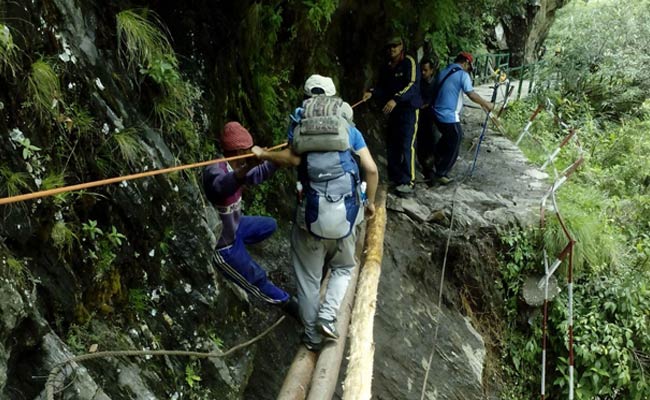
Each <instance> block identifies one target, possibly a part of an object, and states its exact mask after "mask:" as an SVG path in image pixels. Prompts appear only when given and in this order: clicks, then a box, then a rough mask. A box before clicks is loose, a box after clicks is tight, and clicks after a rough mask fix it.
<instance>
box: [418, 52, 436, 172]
mask: <svg viewBox="0 0 650 400" xmlns="http://www.w3.org/2000/svg"><path fill="white" fill-rule="evenodd" d="M420 69H421V70H422V79H421V80H420V97H422V106H421V107H420V118H419V119H418V140H417V152H418V162H419V163H420V167H421V168H422V173H423V174H424V176H429V175H430V174H431V171H432V170H433V151H434V147H435V144H436V133H437V132H436V130H435V129H434V125H433V109H432V108H431V106H432V104H433V94H434V91H435V86H436V81H435V69H434V64H433V61H431V60H430V59H424V60H422V62H421V63H420Z"/></svg>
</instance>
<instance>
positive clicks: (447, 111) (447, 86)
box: [431, 51, 493, 185]
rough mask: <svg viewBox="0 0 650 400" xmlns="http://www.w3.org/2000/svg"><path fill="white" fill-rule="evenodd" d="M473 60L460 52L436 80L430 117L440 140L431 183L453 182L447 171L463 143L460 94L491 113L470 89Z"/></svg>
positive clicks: (472, 88) (471, 87)
mask: <svg viewBox="0 0 650 400" xmlns="http://www.w3.org/2000/svg"><path fill="white" fill-rule="evenodd" d="M473 61H474V58H473V57H472V55H471V54H470V53H467V52H464V51H463V52H460V53H459V54H458V56H456V59H455V60H454V62H453V63H452V64H449V65H448V66H447V67H446V68H445V69H443V70H442V71H440V73H439V74H438V76H437V78H436V82H438V83H437V84H438V86H439V87H438V93H437V96H436V98H435V99H434V100H433V117H434V121H435V123H436V127H437V128H438V130H439V131H440V134H441V137H440V140H439V141H438V143H437V144H436V149H435V157H436V161H435V171H434V172H433V176H432V177H431V179H432V182H433V183H439V184H442V185H446V184H448V183H450V182H451V181H452V179H451V178H449V172H450V171H451V169H452V167H453V166H454V164H455V163H456V159H457V158H458V151H459V150H460V144H461V142H462V140H463V129H462V127H461V126H460V112H461V110H462V108H463V96H462V94H463V93H465V94H466V95H467V97H469V98H470V100H472V101H473V102H475V103H477V104H479V105H480V106H481V108H483V109H484V110H485V111H486V112H490V111H492V107H493V106H492V104H491V103H490V102H488V101H486V100H484V99H483V98H482V97H481V96H479V95H478V93H476V92H475V91H474V87H473V86H472V79H471V78H470V76H469V72H471V71H472V69H473V68H472V62H473Z"/></svg>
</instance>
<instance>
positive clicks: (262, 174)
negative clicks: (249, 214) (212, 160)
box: [203, 161, 277, 248]
mask: <svg viewBox="0 0 650 400" xmlns="http://www.w3.org/2000/svg"><path fill="white" fill-rule="evenodd" d="M276 170H277V167H276V166H275V165H274V164H273V163H271V162H268V161H265V162H263V163H262V164H260V165H258V166H256V167H255V168H252V169H251V170H250V171H248V173H247V174H246V179H245V180H244V182H242V183H240V182H237V178H235V172H234V171H233V169H232V167H231V166H230V164H228V163H227V162H220V163H216V164H212V165H210V166H208V167H206V168H205V169H204V170H203V189H204V190H205V194H206V196H207V197H208V200H210V203H212V205H213V206H214V207H215V208H216V210H217V212H218V213H219V217H220V218H221V222H222V224H223V228H222V230H221V237H220V238H219V241H218V242H217V247H218V248H219V247H225V246H228V245H230V244H232V243H233V242H234V241H235V236H236V234H237V227H238V226H239V218H240V217H241V191H242V187H243V186H244V185H259V184H260V183H262V182H264V181H265V180H267V179H269V178H270V177H271V176H273V174H274V173H275V171H276Z"/></svg>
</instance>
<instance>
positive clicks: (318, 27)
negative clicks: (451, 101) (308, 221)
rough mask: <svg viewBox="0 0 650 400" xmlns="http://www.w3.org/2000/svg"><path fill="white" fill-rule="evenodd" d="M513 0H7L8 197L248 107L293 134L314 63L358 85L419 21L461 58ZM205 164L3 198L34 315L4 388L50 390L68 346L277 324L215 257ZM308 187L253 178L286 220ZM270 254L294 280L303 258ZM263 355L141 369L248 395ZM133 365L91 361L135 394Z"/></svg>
mask: <svg viewBox="0 0 650 400" xmlns="http://www.w3.org/2000/svg"><path fill="white" fill-rule="evenodd" d="M511 3H520V2H518V1H516V0H510V1H508V0H498V1H497V0H494V1H489V0H481V1H469V0H459V1H450V0H438V1H398V0H390V1H379V0H371V1H368V2H363V3H362V2H355V1H351V0H340V1H339V0H312V1H271V2H253V1H246V0H242V1H237V2H231V1H209V0H196V1H193V2H190V3H183V2H170V1H132V0H117V1H110V2H96V1H90V0H77V1H75V0H35V1H29V2H22V1H3V2H1V3H0V137H1V140H0V196H2V197H4V196H8V195H14V194H19V193H27V192H32V191H37V190H39V189H47V188H51V187H58V186H63V185H70V184H76V183H80V182H88V181H93V180H98V179H103V178H107V177H113V176H119V175H125V174H130V173H134V172H138V171H142V170H148V169H155V168H161V167H164V166H171V165H178V164H183V163H189V162H194V161H199V160H208V159H211V158H215V157H216V156H217V155H218V152H219V146H218V142H217V140H216V137H217V133H218V131H219V130H220V127H221V126H222V125H223V124H224V122H226V121H227V120H231V119H236V120H239V121H241V122H242V123H243V124H244V125H245V126H247V127H249V128H250V130H251V132H253V134H254V135H255V137H256V138H257V140H258V142H259V143H261V144H263V145H269V144H271V143H279V142H282V141H284V140H285V128H286V122H287V120H286V116H287V114H288V112H289V111H290V110H292V109H293V107H295V106H297V105H298V104H299V102H300V100H301V99H302V92H301V87H302V83H303V82H304V80H305V78H306V77H307V76H309V75H310V74H312V73H320V74H325V75H331V76H333V77H334V79H335V81H336V83H337V86H338V89H339V91H340V93H341V94H342V96H343V97H344V98H345V99H346V100H348V101H350V102H354V101H356V100H357V99H359V98H360V96H361V93H362V92H363V90H364V88H366V87H368V86H369V85H370V84H371V83H372V82H373V81H374V79H375V77H374V75H375V74H376V71H377V69H378V65H379V64H380V63H381V62H382V57H383V43H384V41H385V39H386V38H387V37H389V36H391V35H394V34H395V33H399V34H402V35H403V36H404V37H405V39H406V42H407V45H408V49H409V52H410V53H414V51H415V50H416V49H417V48H419V47H423V48H424V51H425V53H427V55H435V56H437V57H439V58H441V59H443V60H445V59H446V58H447V57H448V56H449V55H450V54H453V53H455V52H456V51H458V50H460V49H461V48H462V49H469V50H478V49H481V48H483V47H484V46H488V47H489V43H490V40H489V36H490V35H489V34H485V32H489V31H490V26H491V25H490V24H491V23H494V22H495V21H496V20H497V18H496V17H495V16H496V10H497V9H498V7H499V5H503V4H507V5H511ZM125 11H126V12H127V13H125ZM138 18H141V19H140V20H139V19H138ZM138 21H140V22H139V23H140V25H138ZM142 21H144V25H142ZM127 23H131V24H135V26H136V31H135V32H136V35H134V37H133V38H132V39H131V40H137V39H138V38H149V37H153V38H154V39H153V40H152V41H150V42H148V43H145V44H144V45H143V44H139V45H138V44H137V42H133V41H129V39H128V34H127V32H128V31H127V30H122V31H120V30H119V29H118V25H120V24H122V26H123V25H125V24H127ZM131 26H133V25H131ZM138 27H139V28H138ZM143 27H145V28H146V29H150V31H144V33H146V32H148V34H146V35H145V34H144V33H143V31H142V29H144V28H143ZM137 29H140V30H141V31H137ZM486 43H487V44H486ZM361 112H362V113H363V115H364V116H365V117H368V118H367V120H364V119H362V120H361V121H359V123H360V126H361V127H362V129H363V130H365V131H368V133H369V134H372V133H376V131H377V129H376V128H377V126H379V125H380V123H378V122H377V119H376V118H375V117H374V116H372V114H371V113H370V112H369V111H368V110H361ZM375 137H379V136H378V135H375ZM372 145H373V147H374V148H376V149H380V148H381V141H380V140H375V141H373V142H372ZM199 179H200V177H199V173H198V171H188V172H185V173H177V174H172V175H169V176H163V177H157V178H149V179H144V180H139V181H135V182H130V183H128V184H116V185H111V186H105V187H100V188H96V189H93V190H89V191H85V192H76V193H71V194H64V195H59V196H56V197H49V198H45V199H42V200H38V201H30V202H25V203H19V204H15V205H9V206H0V218H1V219H2V224H1V225H0V259H1V260H2V264H1V265H0V268H2V270H1V271H0V272H1V276H2V277H3V278H5V279H4V280H3V283H1V284H0V286H1V287H2V288H4V289H3V290H4V293H19V294H20V296H21V302H20V304H21V307H20V312H18V311H16V318H11V319H7V320H5V321H3V324H2V327H3V328H2V330H0V336H1V337H0V339H2V340H1V342H3V343H9V345H7V346H5V347H4V348H3V349H0V353H1V354H0V364H1V367H2V368H0V370H2V371H4V370H6V371H7V375H6V376H7V379H6V380H5V381H0V390H2V391H3V392H2V393H3V394H4V395H5V396H9V397H11V394H10V393H13V391H17V392H21V393H23V395H24V396H25V397H27V398H31V397H35V396H36V395H37V394H38V393H39V392H40V391H41V390H42V388H43V383H44V382H42V381H39V382H36V383H34V382H32V380H31V378H30V376H31V375H34V374H36V375H38V374H41V375H42V374H43V373H44V371H47V370H49V368H51V367H52V366H53V364H54V363H55V362H57V361H60V358H61V357H63V356H62V354H63V350H65V349H66V348H69V349H72V350H73V351H75V352H78V353H80V352H83V351H84V350H86V349H87V347H88V345H90V344H92V343H93V342H98V341H99V342H101V343H103V344H104V345H105V346H113V347H119V346H122V347H128V348H132V347H139V348H143V347H150V348H152V347H156V346H158V347H164V348H195V349H196V348H202V349H207V350H210V349H213V348H215V346H216V344H215V343H216V342H218V341H217V340H216V339H219V340H226V341H228V343H229V344H230V343H233V342H236V341H237V340H238V339H239V338H240V337H242V336H244V337H246V336H250V334H252V333H253V331H255V330H259V329H257V328H261V326H262V325H264V324H265V323H267V322H268V319H269V318H270V317H269V316H268V315H267V314H266V311H268V310H265V311H262V312H260V311H259V310H258V309H257V308H255V307H250V305H249V304H247V303H246V301H244V300H242V299H241V297H240V296H239V295H238V294H237V292H236V291H233V290H232V289H230V288H229V287H228V286H227V285H226V284H225V283H224V281H223V280H222V279H221V278H220V277H219V276H218V275H215V274H214V273H213V272H214V271H211V269H210V268H209V264H210V257H211V250H212V247H213V245H214V242H215V240H216V236H217V235H218V234H219V226H218V222H217V218H216V215H215V213H214V211H213V210H212V209H211V207H210V206H209V205H208V204H206V202H205V200H204V198H203V195H202V193H201V189H200V187H199V184H198V181H199ZM291 187H292V184H291V178H290V174H288V173H285V174H284V175H281V176H280V177H279V179H276V181H275V182H274V183H273V184H272V185H268V186H264V187H262V188H261V189H256V190H252V191H249V192H247V193H246V194H245V196H246V197H245V200H246V202H247V203H248V209H247V211H248V212H266V213H271V214H273V215H274V216H276V217H278V218H279V220H280V225H281V227H282V228H283V229H286V228H287V226H288V220H289V216H290V213H291V210H290V205H289V204H288V203H289V202H287V201H286V199H287V197H288V196H291V194H290V193H291ZM279 245H282V243H280V244H279ZM283 257H285V258H283ZM266 261H268V264H270V265H274V268H273V270H274V273H275V274H276V278H278V279H280V280H283V279H284V280H285V281H287V282H289V283H288V285H290V278H288V276H290V271H289V270H288V262H287V260H286V255H282V254H276V255H275V256H274V257H272V258H271V259H270V260H266ZM2 285H4V286H2ZM170 321H171V322H170ZM132 330H133V332H135V333H134V334H132V333H131V331H132ZM147 332H148V333H147ZM294 333H295V332H292V328H286V331H281V333H280V335H283V334H286V335H287V336H288V337H294V336H295V335H293V334H294ZM46 337H59V338H61V339H62V340H63V341H64V342H65V345H64V344H63V342H60V343H59V342H57V341H51V340H45V338H46ZM9 338H12V339H11V340H9ZM285 339H286V338H284V339H282V340H285ZM296 340H297V339H296ZM57 343H58V344H57ZM254 353H255V351H254V350H252V351H251V352H250V353H247V354H244V355H242V356H241V357H237V358H235V359H233V360H230V361H227V362H225V363H221V364H219V363H217V362H215V363H214V364H201V365H199V364H197V365H190V367H192V368H199V369H200V368H201V367H203V368H205V369H207V370H210V371H212V372H214V370H217V371H219V372H218V373H214V374H212V375H214V376H216V378H214V379H213V380H211V381H207V382H203V383H202V384H201V385H199V386H201V390H198V389H196V388H195V387H189V386H188V385H189V384H188V383H187V368H188V365H189V364H188V362H187V360H174V361H168V362H165V361H154V362H152V364H151V365H149V364H147V365H146V366H138V367H137V368H141V369H142V370H143V371H145V372H143V374H142V375H143V378H142V379H143V380H144V382H145V383H144V385H145V386H146V385H148V386H147V387H149V388H150V390H151V391H152V392H153V393H155V394H156V395H158V396H171V395H173V393H174V391H175V390H176V389H175V388H177V387H182V388H183V389H182V390H184V391H185V393H190V395H192V394H191V393H194V394H193V395H194V396H197V397H195V398H201V397H199V396H205V397H204V398H216V397H210V396H215V395H216V394H217V393H218V394H219V395H223V396H233V398H236V397H237V396H240V395H241V393H243V390H244V388H245V386H246V383H247V381H248V378H249V374H250V372H251V370H252V365H253V364H254V360H255V354H254ZM57 357H59V358H57ZM118 364H119V363H118ZM120 365H121V367H124V368H126V367H127V366H128V367H129V368H135V367H136V366H137V363H135V362H134V363H127V362H124V364H119V365H117V366H116V364H113V363H112V362H108V361H106V362H97V363H96V364H94V365H93V366H92V367H91V368H90V374H91V376H92V377H93V378H94V379H96V380H98V381H100V382H103V383H106V384H108V386H107V387H110V388H111V389H109V393H108V394H109V395H111V396H113V397H114V398H127V397H128V395H124V394H123V391H124V390H126V389H123V388H122V387H120V386H114V385H113V386H111V385H110V383H111V382H115V381H116V380H118V377H117V376H115V375H111V374H107V375H102V374H101V373H100V372H99V371H102V369H107V368H121V367H120ZM25 366H28V367H27V368H26V367H25ZM210 368H212V369H210ZM37 371H40V372H37ZM228 371H231V372H230V373H228ZM0 375H2V374H0ZM89 379H90V378H89ZM160 381H163V382H164V384H160V385H158V384H157V382H160ZM120 393H122V394H120ZM120 396H122V397H120ZM125 396H126V397H125ZM219 398H226V397H219Z"/></svg>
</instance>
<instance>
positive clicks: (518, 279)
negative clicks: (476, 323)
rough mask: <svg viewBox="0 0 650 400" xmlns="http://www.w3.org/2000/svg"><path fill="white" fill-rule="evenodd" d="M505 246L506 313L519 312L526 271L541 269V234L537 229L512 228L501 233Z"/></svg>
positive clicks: (503, 262)
mask: <svg viewBox="0 0 650 400" xmlns="http://www.w3.org/2000/svg"><path fill="white" fill-rule="evenodd" d="M501 243H502V245H504V247H505V251H504V252H503V254H502V257H503V259H502V262H501V268H500V271H501V280H500V281H498V282H499V286H500V289H501V290H502V291H503V293H504V296H505V299H506V315H508V316H509V317H514V316H515V315H516V313H517V301H518V295H519V292H520V290H521V286H522V284H523V279H524V276H525V274H526V273H529V272H537V271H539V270H540V266H541V265H542V264H541V259H540V251H539V249H540V248H541V245H542V243H541V235H540V232H538V231H535V230H529V231H524V230H521V229H511V230H509V231H507V232H504V233H503V234H502V235H501Z"/></svg>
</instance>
